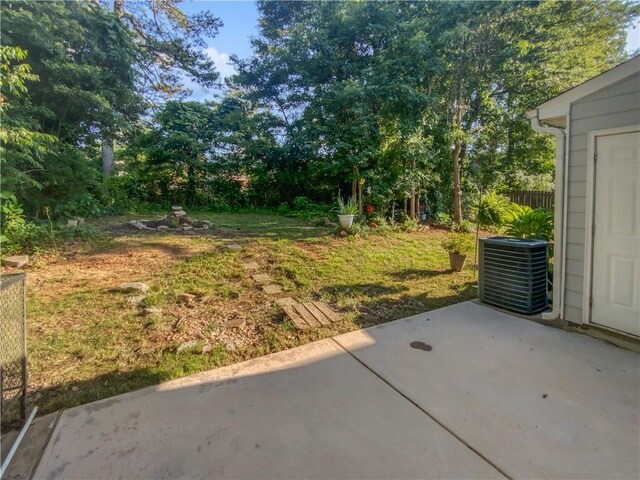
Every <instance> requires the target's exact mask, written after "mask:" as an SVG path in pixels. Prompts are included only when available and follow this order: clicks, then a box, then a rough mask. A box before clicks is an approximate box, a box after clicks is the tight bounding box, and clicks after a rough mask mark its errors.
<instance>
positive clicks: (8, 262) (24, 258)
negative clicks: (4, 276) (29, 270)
mask: <svg viewBox="0 0 640 480" xmlns="http://www.w3.org/2000/svg"><path fill="white" fill-rule="evenodd" d="M27 263H29V255H14V256H12V257H4V258H3V259H2V265H4V266H5V267H15V268H20V267H24V266H25V265H26V264H27Z"/></svg>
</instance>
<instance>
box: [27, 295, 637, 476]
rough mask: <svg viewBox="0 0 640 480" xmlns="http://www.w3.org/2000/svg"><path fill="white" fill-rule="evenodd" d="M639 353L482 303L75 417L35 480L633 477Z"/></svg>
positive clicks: (66, 422) (120, 399)
mask: <svg viewBox="0 0 640 480" xmlns="http://www.w3.org/2000/svg"><path fill="white" fill-rule="evenodd" d="M639 410H640V356H638V354H636V353H632V352H629V351H626V350H623V349H620V348H618V347H615V346H612V345H609V344H606V343H604V342H601V341H599V340H595V339H593V338H589V337H586V336H583V335H579V334H575V333H568V332H565V331H562V330H558V329H553V328H550V327H546V326H543V325H540V324H537V323H534V322H531V321H528V320H524V319H521V318H517V317H514V316H511V315H507V314H504V313H501V312H498V311H495V310H493V309H491V308H488V307H485V306H482V305H479V304H477V303H473V302H467V303H463V304H459V305H455V306H452V307H448V308H444V309H440V310H436V311H432V312H428V313H424V314H421V315H417V316H414V317H411V318H408V319H403V320H398V321H395V322H391V323H388V324H384V325H381V326H378V327H375V328H370V329H367V330H362V331H358V332H353V333H349V334H346V335H342V336H338V337H336V338H333V339H327V340H323V341H320V342H316V343H312V344H309V345H305V346H302V347H299V348H295V349H292V350H289V351H284V352H280V353H277V354H274V355H270V356H267V357H263V358H258V359H255V360H251V361H248V362H244V363H241V364H237V365H232V366H229V367H225V368H221V369H218V370H214V371H210V372H205V373H202V374H198V375H194V376H190V377H187V378H183V379H180V380H176V381H172V382H169V383H165V384H162V385H158V386H156V387H152V388H147V389H144V390H140V391H137V392H133V393H129V394H125V395H120V396H117V397H113V398H110V399H106V400H102V401H99V402H95V403H91V404H88V405H84V406H80V407H76V408H73V409H70V410H67V411H66V412H64V413H63V415H62V416H61V418H60V420H59V422H58V424H57V426H56V427H55V430H54V431H53V434H52V436H51V440H50V442H49V444H48V446H47V448H46V450H45V452H44V454H43V457H42V460H41V462H40V465H39V466H38V468H37V471H36V474H35V478H83V479H87V478H458V479H459V478H502V477H509V478H533V477H535V478H565V479H567V478H607V479H611V478H639V477H640V425H639V419H638V417H639Z"/></svg>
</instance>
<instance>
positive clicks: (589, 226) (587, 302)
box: [582, 124, 640, 337]
mask: <svg viewBox="0 0 640 480" xmlns="http://www.w3.org/2000/svg"><path fill="white" fill-rule="evenodd" d="M635 132H640V124H638V125H629V126H626V127H618V128H607V129H604V130H593V131H591V132H589V133H588V134H587V188H586V197H587V205H586V208H585V214H586V218H585V225H584V274H583V285H582V323H583V324H591V323H593V322H592V321H591V291H592V287H593V282H592V272H593V235H594V233H595V230H594V228H593V219H594V215H595V196H596V191H595V187H596V184H595V180H596V162H595V155H596V151H597V150H596V142H597V140H598V137H608V136H610V135H622V134H625V133H635ZM595 325H597V326H598V328H604V329H607V330H611V331H613V332H617V333H623V334H625V335H629V336H632V337H635V335H633V334H631V333H628V332H623V331H622V330H616V329H615V328H611V327H607V326H606V325H601V324H599V323H597V324H595Z"/></svg>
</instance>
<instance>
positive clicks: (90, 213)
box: [54, 193, 104, 218]
mask: <svg viewBox="0 0 640 480" xmlns="http://www.w3.org/2000/svg"><path fill="white" fill-rule="evenodd" d="M54 211H55V213H56V217H61V218H72V217H98V216H100V215H102V214H103V213H104V212H103V209H102V207H101V205H100V202H99V201H98V199H97V198H96V197H94V196H93V195H91V194H90V193H83V194H81V195H78V196H76V197H74V198H73V199H71V200H69V201H67V202H65V203H61V204H59V205H57V206H56V208H55V210H54Z"/></svg>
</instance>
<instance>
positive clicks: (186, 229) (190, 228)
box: [182, 225, 193, 232]
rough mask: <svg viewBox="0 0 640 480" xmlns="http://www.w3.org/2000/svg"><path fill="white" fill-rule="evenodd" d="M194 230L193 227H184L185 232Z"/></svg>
mask: <svg viewBox="0 0 640 480" xmlns="http://www.w3.org/2000/svg"><path fill="white" fill-rule="evenodd" d="M192 229H193V227H192V226H191V225H184V226H183V227H182V230H184V231H185V232H186V231H188V230H192Z"/></svg>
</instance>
